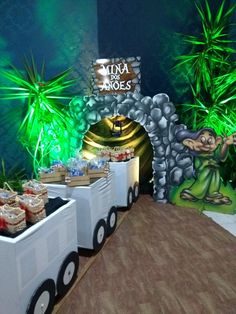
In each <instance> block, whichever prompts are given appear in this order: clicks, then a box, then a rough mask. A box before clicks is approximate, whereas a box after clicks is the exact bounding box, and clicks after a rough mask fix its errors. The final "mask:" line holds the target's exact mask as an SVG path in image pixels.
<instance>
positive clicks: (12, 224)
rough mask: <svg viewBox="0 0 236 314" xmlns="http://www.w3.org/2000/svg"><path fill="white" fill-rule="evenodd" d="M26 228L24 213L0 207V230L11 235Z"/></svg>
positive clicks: (13, 207)
mask: <svg viewBox="0 0 236 314" xmlns="http://www.w3.org/2000/svg"><path fill="white" fill-rule="evenodd" d="M24 228H26V219H25V211H24V210H22V209H21V208H19V207H15V206H10V205H9V204H5V205H3V206H0V230H4V231H6V232H9V233H11V234H13V233H16V232H18V231H20V230H23V229H24Z"/></svg>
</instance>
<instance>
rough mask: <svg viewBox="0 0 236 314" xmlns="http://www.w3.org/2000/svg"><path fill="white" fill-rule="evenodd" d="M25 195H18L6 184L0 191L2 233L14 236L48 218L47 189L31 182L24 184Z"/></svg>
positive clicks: (0, 224) (35, 182) (40, 184)
mask: <svg viewBox="0 0 236 314" xmlns="http://www.w3.org/2000/svg"><path fill="white" fill-rule="evenodd" d="M23 191H24V194H23V195H18V193H17V192H15V191H13V190H12V189H11V187H10V186H9V185H8V184H7V183H5V184H4V188H3V189H0V205H1V206H0V231H3V232H5V233H6V234H14V233H17V232H18V231H21V230H23V229H25V228H26V223H27V222H28V223H30V224H34V223H36V222H38V221H40V220H42V219H44V218H45V217H46V212H45V204H46V203H47V202H48V195H47V188H46V187H45V185H43V184H42V183H40V182H38V181H36V180H31V181H28V182H26V183H24V184H23Z"/></svg>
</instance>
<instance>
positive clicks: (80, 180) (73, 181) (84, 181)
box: [65, 174, 90, 187]
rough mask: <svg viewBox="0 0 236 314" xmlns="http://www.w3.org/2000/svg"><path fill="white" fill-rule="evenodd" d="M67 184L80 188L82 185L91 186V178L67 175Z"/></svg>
mask: <svg viewBox="0 0 236 314" xmlns="http://www.w3.org/2000/svg"><path fill="white" fill-rule="evenodd" d="M65 183H66V185H68V186H70V187H73V186H80V185H89V184H90V178H89V176H88V175H81V176H80V175H75V176H72V175H70V174H69V175H67V176H66V177H65Z"/></svg>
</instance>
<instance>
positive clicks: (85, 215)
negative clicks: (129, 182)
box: [47, 172, 117, 251]
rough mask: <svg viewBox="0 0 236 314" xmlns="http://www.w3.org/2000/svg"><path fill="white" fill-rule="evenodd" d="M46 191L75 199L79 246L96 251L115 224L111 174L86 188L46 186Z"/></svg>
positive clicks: (115, 214) (113, 184)
mask: <svg viewBox="0 0 236 314" xmlns="http://www.w3.org/2000/svg"><path fill="white" fill-rule="evenodd" d="M47 188H48V193H49V196H53V197H55V196H60V197H65V198H73V199H75V200H76V207H77V224H78V229H77V233H78V247H80V248H85V249H92V250H95V251H99V250H100V249H101V248H102V246H103V244H104V242H105V240H106V237H107V236H109V235H110V234H112V233H113V232H114V230H115V228H116V223H117V211H116V207H115V206H114V204H115V201H114V200H115V178H114V173H112V172H109V173H108V175H107V177H104V178H100V179H97V180H96V181H95V182H93V183H91V184H90V185H88V186H76V187H69V186H67V185H64V184H47Z"/></svg>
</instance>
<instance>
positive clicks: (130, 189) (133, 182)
mask: <svg viewBox="0 0 236 314" xmlns="http://www.w3.org/2000/svg"><path fill="white" fill-rule="evenodd" d="M109 166H110V170H111V171H113V172H114V173H115V186H116V191H115V200H114V203H115V204H116V206H117V207H126V208H127V209H130V208H131V207H132V204H133V202H136V201H137V199H138V197H139V157H134V158H132V159H130V160H128V161H111V162H109Z"/></svg>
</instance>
